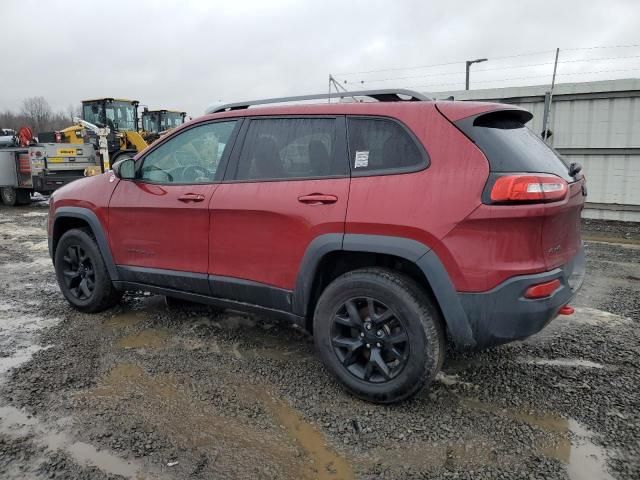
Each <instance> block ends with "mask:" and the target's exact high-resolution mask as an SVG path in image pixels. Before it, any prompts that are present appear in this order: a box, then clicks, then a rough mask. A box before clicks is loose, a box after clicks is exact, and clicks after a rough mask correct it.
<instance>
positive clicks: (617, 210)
mask: <svg viewBox="0 0 640 480" xmlns="http://www.w3.org/2000/svg"><path fill="white" fill-rule="evenodd" d="M472 84H473V78H472ZM548 90H549V86H548V85H538V86H529V87H510V88H495V89H487V90H469V91H465V90H460V91H453V92H438V93H437V94H435V95H434V96H436V97H437V98H445V97H447V96H449V95H452V96H453V97H454V98H455V99H456V100H477V101H494V102H495V101H499V102H504V103H511V104H515V105H519V106H521V107H523V108H526V109H527V110H529V111H530V112H531V113H533V115H534V118H533V120H532V121H531V123H530V124H529V127H531V128H532V129H533V130H534V131H535V132H537V133H538V134H541V133H542V117H543V111H544V95H545V92H546V91H548ZM547 128H549V129H550V130H551V132H552V136H551V138H550V139H549V143H550V144H551V145H553V147H554V148H556V149H557V150H558V151H559V152H560V153H561V154H562V155H563V156H564V157H565V158H566V160H567V161H568V162H580V163H581V164H582V166H583V171H584V173H585V176H586V177H587V187H588V196H587V206H586V208H585V211H584V213H583V216H584V217H587V218H598V219H605V220H627V221H640V79H624V80H608V81H600V82H586V83H565V84H557V85H556V86H555V88H554V92H553V102H552V106H551V117H550V124H549V125H548V127H547Z"/></svg>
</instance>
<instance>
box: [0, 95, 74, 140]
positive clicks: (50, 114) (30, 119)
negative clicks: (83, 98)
mask: <svg viewBox="0 0 640 480" xmlns="http://www.w3.org/2000/svg"><path fill="white" fill-rule="evenodd" d="M74 116H75V117H77V116H80V107H74V106H73V105H70V106H69V107H68V108H67V110H66V111H57V112H54V111H53V109H52V108H51V105H49V102H47V100H46V99H45V98H44V97H29V98H25V99H24V100H23V101H22V106H21V108H20V111H18V112H13V111H11V110H5V111H0V128H11V129H13V130H18V129H19V128H20V127H31V129H32V130H33V132H34V133H35V134H36V135H37V134H38V133H39V132H51V131H53V130H61V129H63V128H66V127H68V126H70V125H72V124H73V117H74Z"/></svg>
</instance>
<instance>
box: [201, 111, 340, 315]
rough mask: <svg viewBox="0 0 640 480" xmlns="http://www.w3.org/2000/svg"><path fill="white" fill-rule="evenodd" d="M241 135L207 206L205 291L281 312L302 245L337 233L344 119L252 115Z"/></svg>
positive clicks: (293, 276)
mask: <svg viewBox="0 0 640 480" xmlns="http://www.w3.org/2000/svg"><path fill="white" fill-rule="evenodd" d="M240 137H241V138H243V141H242V144H241V145H239V147H238V148H236V149H234V153H233V156H232V160H231V161H230V163H229V167H228V168H227V175H226V176H225V182H224V183H222V184H221V185H220V186H219V187H218V189H217V190H216V192H215V194H214V196H213V200H212V202H211V225H212V228H211V237H210V241H209V243H210V255H209V273H210V274H211V275H212V277H211V288H212V293H213V294H214V295H215V296H221V297H227V298H231V299H234V300H237V301H243V302H247V303H253V304H258V305H263V306H267V307H270V308H275V309H278V310H285V311H286V310H289V309H290V298H291V295H290V292H291V291H292V290H293V288H294V285H295V282H296V276H297V274H298V270H299V268H300V264H301V261H302V258H303V256H304V254H305V251H306V250H307V247H309V244H310V243H311V242H312V241H313V240H314V239H315V238H316V237H318V236H320V235H323V234H340V235H341V234H343V233H344V221H345V215H346V210H347V200H348V194H349V174H348V163H347V155H346V133H345V127H344V118H343V117H311V118H309V117H305V118H302V117H299V118H294V117H284V118H283V117H279V118H273V117H271V118H269V117H254V118H251V119H247V120H245V125H244V126H243V132H242V133H241V134H240ZM237 143H238V144H240V140H239V141H238V142H237Z"/></svg>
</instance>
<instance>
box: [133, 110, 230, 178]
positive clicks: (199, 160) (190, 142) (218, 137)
mask: <svg viewBox="0 0 640 480" xmlns="http://www.w3.org/2000/svg"><path fill="white" fill-rule="evenodd" d="M235 125H236V121H235V120H233V121H228V122H217V123H207V124H205V125H200V126H197V127H194V128H190V129H188V130H185V131H184V132H182V133H180V134H179V135H177V136H175V137H173V138H171V139H170V140H168V141H167V142H165V143H163V144H162V145H160V146H159V147H158V148H156V149H155V150H153V151H151V152H150V153H149V154H148V155H147V156H146V157H144V158H143V160H142V167H141V168H140V171H139V173H138V178H139V179H141V180H146V181H150V182H154V183H210V182H213V181H214V180H215V179H216V178H217V177H216V173H218V165H219V164H220V159H221V158H222V156H223V155H224V154H225V153H226V151H225V150H226V148H227V145H229V138H230V137H231V135H232V134H233V130H234V127H235Z"/></svg>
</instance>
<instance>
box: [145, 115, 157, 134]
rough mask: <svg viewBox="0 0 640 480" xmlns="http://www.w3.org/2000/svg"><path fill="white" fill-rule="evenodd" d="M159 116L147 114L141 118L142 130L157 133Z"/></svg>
mask: <svg viewBox="0 0 640 480" xmlns="http://www.w3.org/2000/svg"><path fill="white" fill-rule="evenodd" d="M158 120H159V115H158V114H156V113H148V114H146V115H144V116H143V117H142V129H143V130H144V131H145V132H156V133H157V132H158V131H159V129H158Z"/></svg>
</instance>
